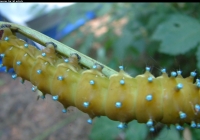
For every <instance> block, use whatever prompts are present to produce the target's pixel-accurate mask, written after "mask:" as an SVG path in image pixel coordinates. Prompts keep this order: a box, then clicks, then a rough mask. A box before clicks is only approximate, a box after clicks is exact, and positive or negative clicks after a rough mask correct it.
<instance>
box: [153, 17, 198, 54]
mask: <svg viewBox="0 0 200 140" xmlns="http://www.w3.org/2000/svg"><path fill="white" fill-rule="evenodd" d="M152 38H153V39H155V40H160V41H161V46H160V49H159V51H160V52H162V53H166V54H171V55H177V54H184V53H186V52H187V51H189V50H191V49H192V48H194V47H196V45H197V44H198V43H199V42H200V24H199V22H198V21H197V20H196V19H194V18H192V17H188V16H186V15H172V16H171V17H170V18H169V19H168V20H167V21H165V22H164V23H162V24H160V25H159V26H158V28H157V29H156V31H155V32H154V34H153V37H152Z"/></svg>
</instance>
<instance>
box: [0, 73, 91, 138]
mask: <svg viewBox="0 0 200 140" xmlns="http://www.w3.org/2000/svg"><path fill="white" fill-rule="evenodd" d="M20 80H21V79H20V78H17V79H16V80H13V79H12V78H11V75H10V74H8V73H0V140H88V139H89V138H88V137H89V134H90V131H91V127H92V126H91V125H89V124H88V123H87V121H86V120H87V119H88V118H89V117H88V115H87V114H85V113H83V112H80V111H79V110H78V109H76V108H75V107H70V108H69V109H68V112H67V113H62V109H63V106H62V105H61V104H60V103H59V102H56V101H53V100H52V96H50V95H46V98H45V99H44V100H43V99H39V100H37V93H36V92H32V91H31V87H32V85H31V83H30V82H29V81H25V83H24V84H22V83H21V82H20Z"/></svg>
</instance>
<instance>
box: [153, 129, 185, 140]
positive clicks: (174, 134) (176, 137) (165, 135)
mask: <svg viewBox="0 0 200 140" xmlns="http://www.w3.org/2000/svg"><path fill="white" fill-rule="evenodd" d="M155 140H182V138H181V137H180V134H179V132H178V131H177V130H176V129H175V126H171V127H170V129H168V128H167V127H165V128H164V129H163V130H162V131H161V132H160V134H159V135H158V137H157V138H156V139H155Z"/></svg>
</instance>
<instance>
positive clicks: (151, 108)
mask: <svg viewBox="0 0 200 140" xmlns="http://www.w3.org/2000/svg"><path fill="white" fill-rule="evenodd" d="M0 39H1V40H0V57H1V58H2V60H3V61H2V65H1V66H6V68H7V70H8V69H10V68H14V70H15V73H16V74H13V75H12V78H13V79H16V78H17V77H21V78H22V83H24V81H25V80H28V81H30V82H31V83H32V84H33V87H32V91H33V92H36V91H39V95H38V96H39V97H41V98H45V95H46V94H50V95H52V99H53V100H54V101H59V102H60V103H61V104H62V105H63V107H64V109H63V110H62V112H64V113H66V111H67V108H68V107H69V106H75V107H77V108H78V109H79V110H81V111H82V112H84V113H87V114H88V115H89V117H90V119H88V123H90V124H91V123H92V120H93V119H94V118H95V117H99V116H107V117H108V118H109V119H111V120H114V121H119V122H120V124H119V125H118V126H117V127H118V128H120V129H124V128H126V127H127V124H128V123H129V122H131V121H132V120H137V121H138V122H139V123H146V125H147V126H148V127H149V130H150V131H151V132H154V131H155V128H154V126H155V125H156V123H159V122H160V123H163V124H166V125H168V126H169V125H170V124H174V125H176V129H177V130H183V129H184V127H183V125H184V124H185V123H186V124H189V125H190V126H191V127H192V128H200V113H199V112H200V98H199V96H200V95H199V88H200V80H199V79H196V81H195V82H194V78H195V76H196V72H191V74H190V76H189V77H187V78H183V77H182V76H181V71H177V72H175V71H173V72H171V75H170V76H168V74H167V73H166V69H161V73H162V74H161V75H160V76H158V77H154V76H153V75H152V74H151V72H150V69H151V68H150V67H146V71H145V73H144V74H141V75H138V76H136V77H131V76H130V75H129V74H128V73H126V72H125V71H124V68H123V66H119V72H118V73H115V74H112V75H111V76H109V77H108V76H106V75H105V74H103V72H102V70H103V69H104V67H103V66H102V65H101V64H97V63H94V65H93V67H92V68H91V69H86V68H85V67H83V66H82V65H81V64H80V60H81V59H82V58H81V57H80V56H79V55H78V54H77V53H71V55H70V56H69V57H68V58H65V59H63V58H62V57H61V56H60V55H57V54H56V47H57V45H56V44H54V43H52V42H48V43H46V48H44V49H43V50H38V49H36V48H35V47H34V46H32V45H30V44H27V43H26V42H25V41H24V40H21V39H19V38H17V37H16V36H15V34H14V33H13V32H12V30H11V29H10V27H9V26H2V27H1V29H0Z"/></svg>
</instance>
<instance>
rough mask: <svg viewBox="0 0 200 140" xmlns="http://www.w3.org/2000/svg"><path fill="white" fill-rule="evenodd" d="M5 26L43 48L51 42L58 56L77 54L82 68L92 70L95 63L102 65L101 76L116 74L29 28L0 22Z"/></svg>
mask: <svg viewBox="0 0 200 140" xmlns="http://www.w3.org/2000/svg"><path fill="white" fill-rule="evenodd" d="M5 24H9V25H11V30H12V31H15V32H18V33H20V34H22V35H24V36H26V37H27V38H29V39H31V40H33V41H35V42H37V43H39V44H41V45H43V46H45V43H46V42H53V43H55V44H56V45H57V48H56V51H57V52H59V53H60V54H62V55H64V56H67V57H69V56H70V54H71V53H77V54H78V55H79V56H80V57H81V60H80V64H82V65H83V66H85V67H87V68H92V66H93V65H94V64H95V63H97V64H100V65H102V66H103V67H104V68H103V70H102V72H103V74H105V75H106V76H108V77H109V76H111V75H113V74H115V73H117V72H116V71H115V70H113V69H111V68H109V67H107V66H106V65H104V64H102V63H100V62H98V61H96V60H94V59H92V58H90V57H88V56H86V55H84V54H82V53H80V52H78V51H76V50H74V49H72V48H70V47H69V46H67V45H64V44H63V43H60V42H59V41H57V40H54V39H52V38H50V37H48V36H46V35H44V34H42V33H40V32H38V31H36V30H34V29H31V28H29V27H26V26H22V25H18V24H14V23H9V22H0V26H1V25H5Z"/></svg>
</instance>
